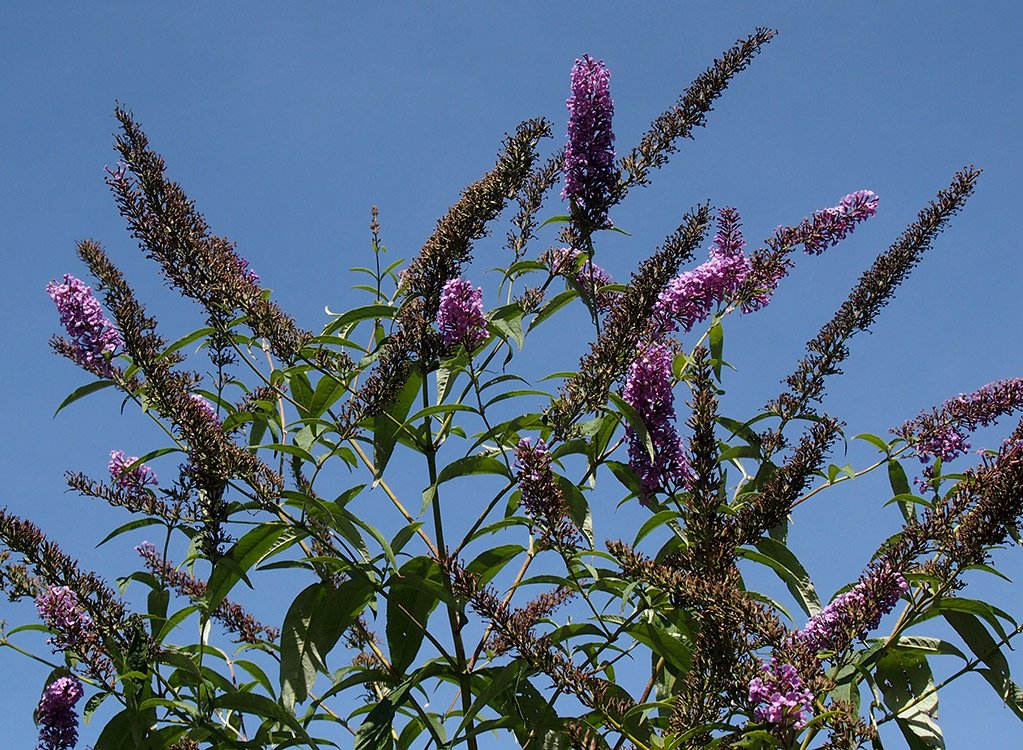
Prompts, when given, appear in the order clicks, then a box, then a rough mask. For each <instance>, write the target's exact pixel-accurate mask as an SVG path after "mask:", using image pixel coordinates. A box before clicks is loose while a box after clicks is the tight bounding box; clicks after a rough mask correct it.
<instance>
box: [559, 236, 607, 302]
mask: <svg viewBox="0 0 1023 750" xmlns="http://www.w3.org/2000/svg"><path fill="white" fill-rule="evenodd" d="M581 254H582V253H581V251H579V250H575V249H572V248H567V247H560V248H558V249H557V250H555V251H553V252H552V253H551V270H552V271H553V272H554V273H557V274H561V275H562V276H565V277H571V279H572V280H573V281H574V282H575V283H576V285H577V286H578V287H579V288H580V289H581V290H582V291H583V299H584V300H586V301H589V299H590V295H591V291H594V292H596V295H595V302H594V303H595V305H596V307H597V309H598V310H600V311H601V312H606V311H607V310H608V309H609V308H610V306H611V301H612V300H613V299H614V295H613V294H612V293H611V292H608V291H601V287H603V286H607V285H608V284H611V283H613V280H612V279H611V274H609V273H608V272H607V271H605V270H604V269H603V268H601V267H600V266H598V265H597V264H596V263H593V262H592V261H589V260H587V261H584V262H583V264H582V265H580V266H579V267H578V269H577V268H576V266H577V265H578V264H579V256H580V255H581Z"/></svg>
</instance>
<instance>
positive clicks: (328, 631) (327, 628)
mask: <svg viewBox="0 0 1023 750" xmlns="http://www.w3.org/2000/svg"><path fill="white" fill-rule="evenodd" d="M372 597H373V587H372V586H371V585H370V583H369V581H368V580H367V579H365V578H352V579H349V580H347V581H345V582H344V583H342V584H341V585H340V586H338V587H337V588H336V589H335V588H334V587H333V586H331V585H330V584H328V583H322V582H321V583H314V584H312V585H311V586H308V587H306V588H305V589H304V590H303V591H302V592H301V593H300V594H299V595H298V596H297V597H295V600H294V601H293V602H292V603H291V606H290V607H289V608H288V613H287V614H286V615H285V616H284V626H283V627H282V628H281V673H280V684H281V701H282V702H283V703H284V705H285V706H287V707H289V708H291V707H293V706H294V705H295V703H302V702H304V701H305V700H306V698H308V697H309V688H310V687H312V685H313V683H315V681H316V675H317V674H318V673H320V672H324V673H326V671H327V661H326V659H327V654H329V653H330V651H331V649H333V648H334V646H335V645H336V644H337V642H338V639H339V638H340V637H341V636H342V634H343V633H344V632H345V630H347V629H348V628H349V627H350V626H351V624H352V623H353V622H354V621H355V618H356V617H358V615H359V613H360V612H362V610H363V609H364V608H365V607H366V605H367V604H368V603H369V601H370V600H371V599H372Z"/></svg>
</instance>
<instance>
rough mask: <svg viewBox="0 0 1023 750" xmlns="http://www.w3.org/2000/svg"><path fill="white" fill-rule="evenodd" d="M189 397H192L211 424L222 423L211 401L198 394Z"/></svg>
mask: <svg viewBox="0 0 1023 750" xmlns="http://www.w3.org/2000/svg"><path fill="white" fill-rule="evenodd" d="M189 395H190V396H191V397H192V400H193V401H194V402H195V403H196V404H198V405H199V408H201V409H202V413H203V415H204V416H205V417H206V418H207V419H209V420H210V421H211V422H216V423H218V424H219V423H220V417H218V416H217V412H216V411H215V410H214V409H213V406H212V405H211V404H210V402H209V401H207V400H206V399H204V398H203V397H202V396H200V395H199V394H198V393H190V394H189Z"/></svg>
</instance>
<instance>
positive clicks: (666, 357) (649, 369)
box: [622, 344, 692, 502]
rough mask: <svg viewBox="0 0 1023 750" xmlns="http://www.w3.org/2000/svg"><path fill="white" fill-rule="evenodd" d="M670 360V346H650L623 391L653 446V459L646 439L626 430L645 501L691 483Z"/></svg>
mask: <svg viewBox="0 0 1023 750" xmlns="http://www.w3.org/2000/svg"><path fill="white" fill-rule="evenodd" d="M671 360H672V354H671V350H670V349H669V348H668V347H667V346H664V345H663V344H651V345H650V346H648V347H647V348H646V349H644V350H643V352H642V353H641V354H640V355H639V357H637V358H636V360H635V361H634V362H633V363H632V366H631V367H630V368H629V373H628V376H627V378H626V381H625V391H624V393H623V394H622V395H623V397H624V399H625V401H626V403H628V404H629V405H630V406H631V407H632V408H634V409H635V410H636V411H637V412H638V413H639V415H640V417H642V418H643V423H644V424H645V425H646V429H647V433H648V434H649V435H650V440H651V442H652V443H653V447H654V455H653V458H652V459H651V457H650V452H649V451H648V450H647V445H646V442H645V441H644V440H642V439H641V438H640V436H639V435H637V434H636V433H635V432H634V431H633V430H632V429H631V428H629V429H628V430H627V431H626V433H627V436H628V439H629V465H630V466H631V467H632V469H633V471H635V472H636V474H637V475H638V476H639V479H640V482H641V484H642V490H643V492H642V494H641V496H640V500H641V501H642V502H646V501H647V500H648V499H649V496H650V494H652V493H654V492H656V491H657V490H660V489H663V488H665V487H666V486H667V485H669V484H677V485H681V486H683V487H685V486H688V485H689V484H690V483H691V482H692V474H691V471H690V468H689V460H688V459H687V458H686V454H685V450H684V449H683V447H682V441H681V439H680V438H679V436H678V432H676V430H675V394H674V393H673V392H672V387H671V386H672V370H671Z"/></svg>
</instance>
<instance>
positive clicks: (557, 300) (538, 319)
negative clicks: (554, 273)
mask: <svg viewBox="0 0 1023 750" xmlns="http://www.w3.org/2000/svg"><path fill="white" fill-rule="evenodd" d="M578 296H579V293H578V292H577V291H576V290H575V289H568V290H566V291H564V292H561V293H560V294H558V295H556V296H555V297H552V298H551V299H550V300H549V301H548V302H545V303H544V306H543V307H541V308H540V309H539V310H538V311H537V313H536V315H534V316H533V319H532V320H531V321H530V322H529V329H528V330H530V331H532V330H533V329H534V328H536V327H537V326H538V325H540V324H541V323H543V322H544V321H545V320H547V319H548V318H550V317H551V316H552V315H554V313H556V312H557V311H558V310H560V309H561V308H563V307H564V306H565V305H567V304H568V303H569V302H571V301H572V300H574V299H575V298H576V297H578Z"/></svg>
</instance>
